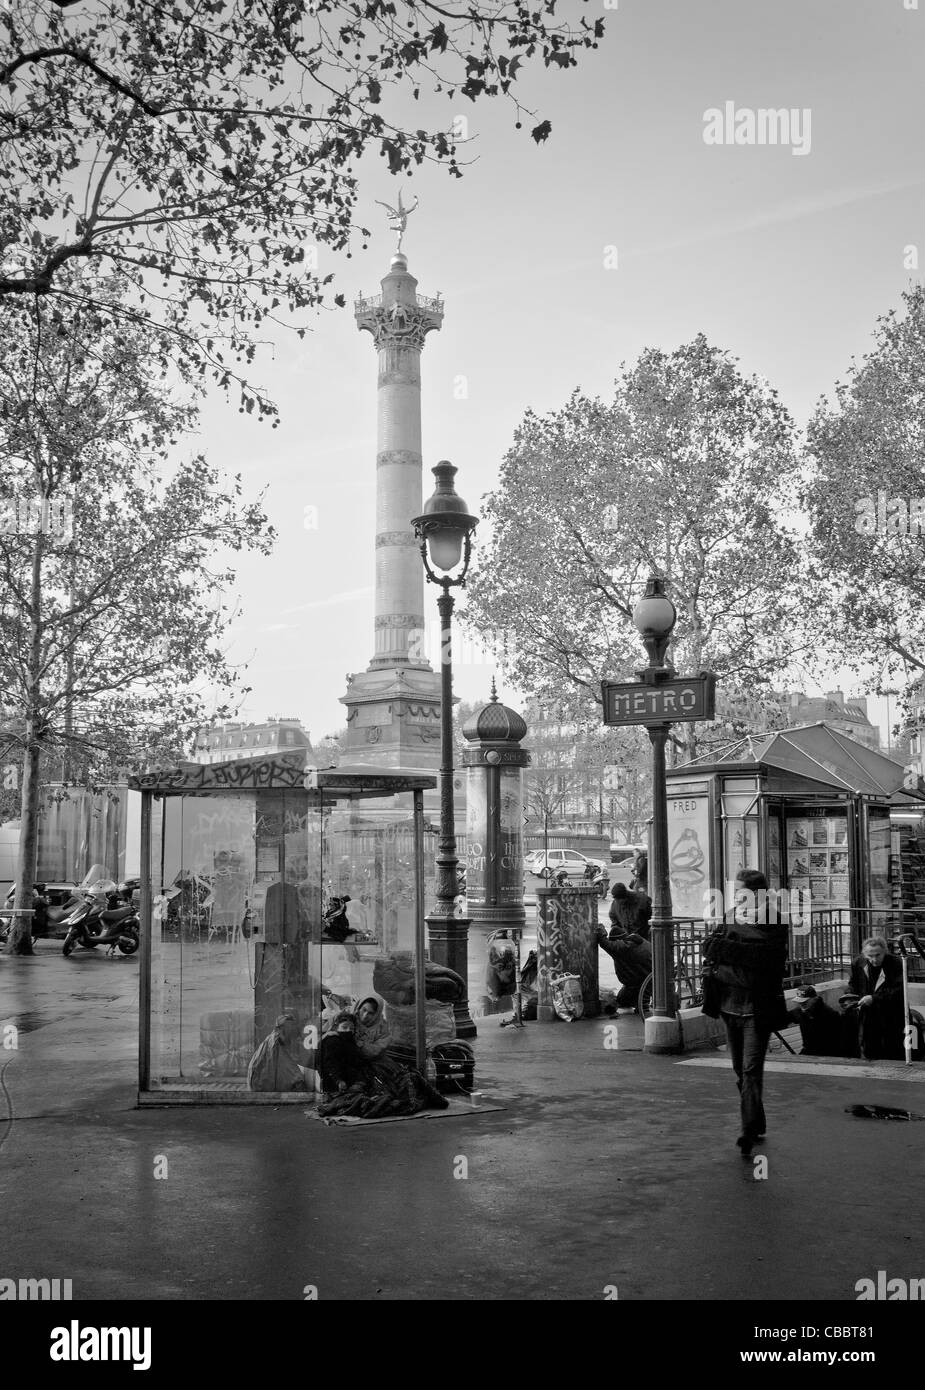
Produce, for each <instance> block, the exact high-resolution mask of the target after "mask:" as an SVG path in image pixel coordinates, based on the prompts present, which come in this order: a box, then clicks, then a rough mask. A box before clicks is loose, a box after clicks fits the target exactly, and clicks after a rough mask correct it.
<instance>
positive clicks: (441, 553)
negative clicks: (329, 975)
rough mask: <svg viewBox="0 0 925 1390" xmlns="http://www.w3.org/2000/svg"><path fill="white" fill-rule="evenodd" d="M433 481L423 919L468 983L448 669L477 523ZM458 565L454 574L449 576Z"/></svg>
mask: <svg viewBox="0 0 925 1390" xmlns="http://www.w3.org/2000/svg"><path fill="white" fill-rule="evenodd" d="M431 471H432V472H433V475H434V477H435V478H436V480H437V486H436V488H435V489H434V492H433V495H432V496H431V497H429V498H428V500H427V501H426V502H425V503H424V512H423V515H421V516H416V517H415V518H414V519H413V520H412V522H411V525H412V526H413V527H414V533H415V535H416V536H417V538H418V540H419V541H420V542H421V559H422V561H423V562H424V572H425V574H426V575H427V578H428V580H429V581H430V582H431V583H432V584H439V585H440V587H441V589H442V590H443V592H442V593H441V594H440V596H439V598H438V599H437V608H438V610H439V613H440V696H441V703H440V838H439V841H438V848H437V858H436V867H437V894H436V895H437V902H436V907H435V910H434V912H432V913H431V915H430V916H429V917H428V918H427V927H428V932H429V936H430V944H431V949H432V951H433V954H434V959H435V960H436V961H438V963H439V964H441V965H447V966H449V968H450V969H451V970H455V971H456V973H457V974H458V975H461V976H462V978H463V980H465V981H466V993H467V994H468V979H469V919H468V918H465V917H456V916H455V915H454V911H453V903H454V899H455V897H456V895H457V893H458V891H459V890H458V877H457V870H458V867H459V860H458V859H457V857H456V825H455V818H454V814H453V664H452V620H453V595H452V593H451V592H450V591H451V589H453V588H455V587H456V585H462V584H465V582H466V574H467V572H468V569H469V560H470V558H471V555H472V533H473V531H474V530H475V528H476V526H477V525H478V518H477V517H474V516H471V515H470V514H469V512H468V511H467V509H466V504H465V502H464V501H463V499H462V498H461V497H460V496H459V495H458V494H457V492H456V489H455V487H454V486H453V479H454V477H455V476H456V471H457V470H456V468H455V466H454V465H453V464H452V463H447V461H446V460H445V459H444V460H442V461H441V462H440V463H438V464H437V465H436V467H435V468H433V469H432V470H431ZM460 563H461V564H462V568H461V569H460V570H459V572H458V573H457V574H455V575H453V576H452V577H451V571H453V570H456V569H457V567H458V566H459V565H460ZM455 1014H456V1036H457V1037H460V1038H474V1037H475V1036H476V1028H475V1024H474V1023H473V1022H472V1019H471V1018H470V1016H469V1001H468V998H466V997H463V999H461V1000H460V1001H459V1003H458V1004H457V1005H456V1007H455Z"/></svg>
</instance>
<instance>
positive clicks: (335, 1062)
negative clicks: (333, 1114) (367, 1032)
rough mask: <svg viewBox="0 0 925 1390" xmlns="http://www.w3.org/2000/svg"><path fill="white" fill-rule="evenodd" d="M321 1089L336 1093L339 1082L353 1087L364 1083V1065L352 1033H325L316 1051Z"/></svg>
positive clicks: (365, 1073) (365, 1070) (365, 1072)
mask: <svg viewBox="0 0 925 1390" xmlns="http://www.w3.org/2000/svg"><path fill="white" fill-rule="evenodd" d="M318 1069H319V1071H320V1072H321V1089H322V1090H323V1091H336V1090H337V1088H338V1086H339V1084H340V1083H341V1081H343V1083H344V1084H345V1085H346V1086H353V1085H354V1084H355V1083H356V1082H357V1081H365V1079H366V1075H367V1069H366V1065H365V1063H364V1061H363V1057H362V1055H361V1053H360V1049H359V1048H358V1047H357V1043H356V1038H355V1037H354V1036H353V1034H352V1033H326V1034H325V1036H324V1037H323V1038H322V1040H321V1047H320V1048H319V1049H318Z"/></svg>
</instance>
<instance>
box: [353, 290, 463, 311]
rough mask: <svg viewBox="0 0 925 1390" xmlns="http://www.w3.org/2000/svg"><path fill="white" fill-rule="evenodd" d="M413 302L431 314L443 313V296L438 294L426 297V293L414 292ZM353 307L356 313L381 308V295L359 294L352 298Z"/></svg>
mask: <svg viewBox="0 0 925 1390" xmlns="http://www.w3.org/2000/svg"><path fill="white" fill-rule="evenodd" d="M414 302H415V304H416V305H417V307H418V308H419V309H426V310H427V311H428V312H429V313H431V314H442V313H443V298H442V296H441V295H439V294H438V295H434V296H433V297H428V296H427V295H426V294H416V295H415V296H414ZM353 307H354V312H355V313H358V314H368V313H369V312H370V311H371V310H372V309H381V308H382V295H381V294H369V295H359V296H358V297H357V298H356V299H355V300H354V302H353Z"/></svg>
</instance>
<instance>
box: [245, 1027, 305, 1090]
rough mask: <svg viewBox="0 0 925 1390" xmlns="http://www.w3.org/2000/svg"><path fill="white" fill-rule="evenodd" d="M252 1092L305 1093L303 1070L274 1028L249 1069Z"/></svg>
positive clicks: (248, 1078) (258, 1049)
mask: <svg viewBox="0 0 925 1390" xmlns="http://www.w3.org/2000/svg"><path fill="white" fill-rule="evenodd" d="M247 1085H248V1089H249V1090H251V1091H305V1090H307V1089H308V1088H307V1086H306V1084H305V1078H304V1076H303V1075H302V1069H301V1067H300V1066H299V1064H298V1062H296V1060H295V1059H294V1058H293V1057H292V1055H291V1054H290V1053H289V1052H287V1051H286V1048H285V1046H284V1044H283V1040H282V1038H281V1037H280V1035H279V1030H278V1029H276V1028H274V1029H273V1031H272V1033H268V1034H267V1036H266V1037H265V1038H264V1040H263V1042H262V1043H261V1044H260V1046H259V1047H258V1048H257V1051H256V1052H255V1053H254V1055H253V1057H252V1058H251V1061H250V1066H249V1067H248V1069H247Z"/></svg>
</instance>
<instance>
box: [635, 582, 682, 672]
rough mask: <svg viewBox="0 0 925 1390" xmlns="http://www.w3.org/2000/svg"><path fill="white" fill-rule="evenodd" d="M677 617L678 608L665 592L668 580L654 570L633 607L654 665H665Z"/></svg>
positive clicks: (639, 630) (650, 660)
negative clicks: (666, 653) (665, 581)
mask: <svg viewBox="0 0 925 1390" xmlns="http://www.w3.org/2000/svg"><path fill="white" fill-rule="evenodd" d="M677 620H678V611H677V609H676V608H675V606H674V604H673V603H672V601H671V599H670V598H669V597H668V595H667V594H666V593H665V583H664V580H662V579H660V578H659V577H658V575H657V574H650V575H649V580H648V583H647V584H646V591H645V593H644V594H643V596H642V598H641V599H640V600H639V602H638V603H637V604H636V606H635V607H634V609H633V623H634V625H635V627H636V629H637V631H638V632H639V634H640V636H641V637H642V643H643V646H644V647H645V649H646V653H647V655H648V658H649V665H650V666H664V664H665V652H666V651H667V650H668V643H669V641H670V640H671V634H672V631H673V630H674V625H675V623H676V622H677Z"/></svg>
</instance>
